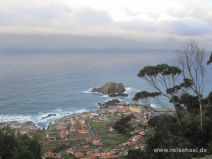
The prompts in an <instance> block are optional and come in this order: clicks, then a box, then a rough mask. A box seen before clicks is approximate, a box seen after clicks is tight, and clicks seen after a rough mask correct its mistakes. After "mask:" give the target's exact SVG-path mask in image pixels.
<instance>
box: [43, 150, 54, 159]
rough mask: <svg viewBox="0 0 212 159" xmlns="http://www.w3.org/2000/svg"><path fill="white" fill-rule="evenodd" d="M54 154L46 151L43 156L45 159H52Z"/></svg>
mask: <svg viewBox="0 0 212 159" xmlns="http://www.w3.org/2000/svg"><path fill="white" fill-rule="evenodd" d="M54 156H55V154H54V153H53V152H51V151H48V152H46V153H45V154H44V157H45V158H54Z"/></svg>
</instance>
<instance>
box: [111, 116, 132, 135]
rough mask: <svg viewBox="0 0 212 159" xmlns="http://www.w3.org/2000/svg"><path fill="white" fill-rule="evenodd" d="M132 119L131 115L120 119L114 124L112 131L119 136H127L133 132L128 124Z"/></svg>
mask: <svg viewBox="0 0 212 159" xmlns="http://www.w3.org/2000/svg"><path fill="white" fill-rule="evenodd" d="M132 118H133V116H132V115H128V116H125V117H122V118H121V119H120V120H118V121H117V122H116V123H115V124H114V129H116V131H117V132H118V133H120V134H124V135H126V136H129V135H130V132H131V131H132V130H133V127H132V124H131V123H130V122H131V119H132Z"/></svg>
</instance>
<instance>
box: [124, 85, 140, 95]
mask: <svg viewBox="0 0 212 159" xmlns="http://www.w3.org/2000/svg"><path fill="white" fill-rule="evenodd" d="M138 91H139V89H136V88H132V87H126V88H125V92H124V93H126V94H132V93H136V92H138Z"/></svg>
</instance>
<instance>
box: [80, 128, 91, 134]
mask: <svg viewBox="0 0 212 159" xmlns="http://www.w3.org/2000/svg"><path fill="white" fill-rule="evenodd" d="M78 132H79V133H80V134H88V133H89V131H88V129H82V130H79V131H78Z"/></svg>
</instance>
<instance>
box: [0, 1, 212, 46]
mask: <svg viewBox="0 0 212 159" xmlns="http://www.w3.org/2000/svg"><path fill="white" fill-rule="evenodd" d="M153 4H154V5H153ZM211 28H212V3H209V1H207V0H204V1H202V0H160V1H154V0H149V1H146V0H126V1H123V0H116V1H114V0H86V2H85V1H84V0H45V1H44V0H22V1H21V3H20V1H19V0H7V1H4V2H3V0H0V34H14V33H15V34H41V33H42V34H43V33H46V34H62V35H64V34H66V35H80V36H81V35H83V36H88V35H89V36H99V37H105V36H108V37H115V38H126V37H127V38H131V39H132V41H133V40H134V39H136V40H138V39H140V41H142V42H144V40H143V39H145V40H149V41H152V40H158V42H160V41H161V39H162V40H164V42H167V41H170V39H177V41H178V40H180V39H188V38H196V39H199V36H201V38H203V37H204V38H205V39H208V38H209V39H210V37H212V29H211ZM100 39H101V38H100ZM117 43H118V42H117ZM111 45H112V44H111Z"/></svg>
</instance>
